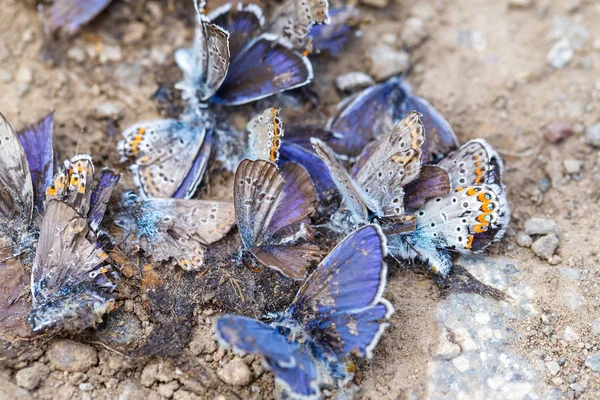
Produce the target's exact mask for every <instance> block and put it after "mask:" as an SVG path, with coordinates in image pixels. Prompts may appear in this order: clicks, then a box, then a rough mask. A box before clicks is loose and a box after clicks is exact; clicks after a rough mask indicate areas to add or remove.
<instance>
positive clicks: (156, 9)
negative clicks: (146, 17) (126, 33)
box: [146, 1, 163, 22]
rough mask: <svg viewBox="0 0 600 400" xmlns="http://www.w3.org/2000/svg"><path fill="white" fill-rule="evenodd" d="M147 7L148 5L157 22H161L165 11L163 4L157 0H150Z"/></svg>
mask: <svg viewBox="0 0 600 400" xmlns="http://www.w3.org/2000/svg"><path fill="white" fill-rule="evenodd" d="M146 7H148V11H150V15H151V16H152V18H153V19H154V21H156V22H160V21H162V19H163V11H162V6H161V4H160V3H158V2H157V1H149V2H148V3H146Z"/></svg>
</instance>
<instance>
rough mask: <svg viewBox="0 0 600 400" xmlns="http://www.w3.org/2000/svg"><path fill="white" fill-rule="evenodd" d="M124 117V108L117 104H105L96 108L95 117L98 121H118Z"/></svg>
mask: <svg viewBox="0 0 600 400" xmlns="http://www.w3.org/2000/svg"><path fill="white" fill-rule="evenodd" d="M123 115H124V112H123V106H122V105H121V104H120V103H116V102H105V103H101V104H98V105H97V106H96V107H94V112H93V116H94V118H96V119H112V120H117V119H119V118H121V117H122V116H123Z"/></svg>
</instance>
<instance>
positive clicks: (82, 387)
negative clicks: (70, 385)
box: [79, 382, 94, 392]
mask: <svg viewBox="0 0 600 400" xmlns="http://www.w3.org/2000/svg"><path fill="white" fill-rule="evenodd" d="M79 390H81V391H82V392H91V391H92V390H94V385H93V384H91V383H89V382H87V383H80V384H79Z"/></svg>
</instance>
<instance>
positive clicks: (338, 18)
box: [310, 6, 358, 56]
mask: <svg viewBox="0 0 600 400" xmlns="http://www.w3.org/2000/svg"><path fill="white" fill-rule="evenodd" d="M357 14H358V10H357V9H356V8H354V7H351V6H349V7H339V8H332V9H329V17H330V20H331V22H330V23H329V24H323V25H313V27H312V28H311V30H310V37H311V39H312V42H313V51H314V52H315V53H321V52H328V53H329V54H331V55H334V56H335V55H337V54H338V53H339V52H340V51H341V50H342V48H343V47H344V45H345V44H346V42H347V41H348V39H349V37H350V34H351V33H352V30H353V29H352V27H350V26H349V25H348V21H349V20H350V19H351V18H354V17H356V15H357Z"/></svg>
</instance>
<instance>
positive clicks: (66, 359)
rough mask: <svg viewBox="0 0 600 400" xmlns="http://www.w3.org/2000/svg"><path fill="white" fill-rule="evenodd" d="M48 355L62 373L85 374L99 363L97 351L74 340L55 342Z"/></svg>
mask: <svg viewBox="0 0 600 400" xmlns="http://www.w3.org/2000/svg"><path fill="white" fill-rule="evenodd" d="M46 355H47V356H48V359H49V360H50V363H51V364H52V365H53V366H54V367H55V368H57V369H59V370H61V371H69V372H85V371H87V370H88V369H90V368H91V367H92V366H94V365H96V364H97V363H98V354H97V353H96V349H94V348H93V347H92V346H89V345H87V344H83V343H78V342H74V341H72V340H59V341H56V342H54V343H53V344H52V345H51V346H50V349H49V350H48V351H47V353H46Z"/></svg>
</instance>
